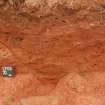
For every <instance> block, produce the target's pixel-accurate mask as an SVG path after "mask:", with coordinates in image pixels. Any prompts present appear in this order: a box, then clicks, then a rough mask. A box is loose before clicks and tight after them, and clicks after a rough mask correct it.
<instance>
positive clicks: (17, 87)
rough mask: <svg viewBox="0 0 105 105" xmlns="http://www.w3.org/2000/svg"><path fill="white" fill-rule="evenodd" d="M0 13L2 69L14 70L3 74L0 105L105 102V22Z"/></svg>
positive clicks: (57, 104) (90, 104)
mask: <svg viewBox="0 0 105 105" xmlns="http://www.w3.org/2000/svg"><path fill="white" fill-rule="evenodd" d="M11 13H12V12H11ZM0 14H1V15H0V67H2V66H6V65H10V66H13V67H15V68H16V75H15V77H13V78H8V77H3V76H2V74H1V75H0V102H1V105H3V104H4V105H12V102H14V100H15V101H20V103H17V104H16V105H104V104H105V84H104V83H105V60H104V59H105V25H104V21H103V20H102V22H103V24H101V23H100V24H99V23H98V22H96V21H95V22H92V21H86V20H82V21H79V22H77V21H74V22H71V21H72V20H73V19H74V20H75V16H74V17H72V18H71V16H70V17H69V16H66V17H64V16H63V17H62V16H54V15H51V16H46V17H40V18H38V17H30V16H29V15H27V14H25V15H24V16H23V15H21V14H18V17H15V15H14V12H13V15H10V14H8V12H7V14H6V13H3V12H0ZM5 14H6V16H5ZM26 17H27V18H26ZM0 71H1V70H0ZM12 99H13V100H12ZM8 100H12V101H11V102H9V101H8ZM7 101H8V102H7ZM13 105H15V104H14V103H13Z"/></svg>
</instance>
